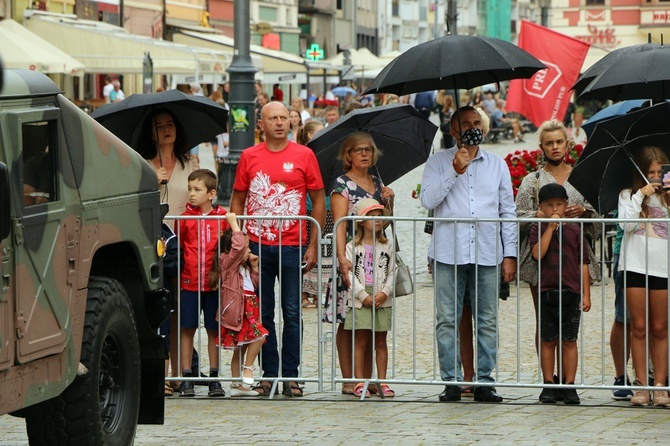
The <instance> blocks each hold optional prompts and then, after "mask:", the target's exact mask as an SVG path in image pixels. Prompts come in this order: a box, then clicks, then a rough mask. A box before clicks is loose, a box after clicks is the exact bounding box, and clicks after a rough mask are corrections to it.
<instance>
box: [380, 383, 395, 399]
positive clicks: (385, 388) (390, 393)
mask: <svg viewBox="0 0 670 446" xmlns="http://www.w3.org/2000/svg"><path fill="white" fill-rule="evenodd" d="M381 387H382V395H384V398H393V397H394V396H395V391H394V390H393V389H392V388H391V387H390V386H389V385H388V384H382V386H381Z"/></svg>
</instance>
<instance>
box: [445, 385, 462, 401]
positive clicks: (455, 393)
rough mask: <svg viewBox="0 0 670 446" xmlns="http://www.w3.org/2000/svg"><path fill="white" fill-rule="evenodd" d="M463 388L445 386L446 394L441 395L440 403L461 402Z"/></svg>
mask: <svg viewBox="0 0 670 446" xmlns="http://www.w3.org/2000/svg"><path fill="white" fill-rule="evenodd" d="M460 400H461V386H444V392H442V393H440V401H460Z"/></svg>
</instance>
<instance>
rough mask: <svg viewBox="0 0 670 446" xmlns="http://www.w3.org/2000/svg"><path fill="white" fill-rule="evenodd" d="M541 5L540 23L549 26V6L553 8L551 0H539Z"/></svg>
mask: <svg viewBox="0 0 670 446" xmlns="http://www.w3.org/2000/svg"><path fill="white" fill-rule="evenodd" d="M538 3H539V5H540V25H542V26H545V27H547V26H549V8H551V0H539V2H538Z"/></svg>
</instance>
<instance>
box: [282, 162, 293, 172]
mask: <svg viewBox="0 0 670 446" xmlns="http://www.w3.org/2000/svg"><path fill="white" fill-rule="evenodd" d="M284 172H286V173H291V172H293V163H292V162H290V161H287V162H285V163H284Z"/></svg>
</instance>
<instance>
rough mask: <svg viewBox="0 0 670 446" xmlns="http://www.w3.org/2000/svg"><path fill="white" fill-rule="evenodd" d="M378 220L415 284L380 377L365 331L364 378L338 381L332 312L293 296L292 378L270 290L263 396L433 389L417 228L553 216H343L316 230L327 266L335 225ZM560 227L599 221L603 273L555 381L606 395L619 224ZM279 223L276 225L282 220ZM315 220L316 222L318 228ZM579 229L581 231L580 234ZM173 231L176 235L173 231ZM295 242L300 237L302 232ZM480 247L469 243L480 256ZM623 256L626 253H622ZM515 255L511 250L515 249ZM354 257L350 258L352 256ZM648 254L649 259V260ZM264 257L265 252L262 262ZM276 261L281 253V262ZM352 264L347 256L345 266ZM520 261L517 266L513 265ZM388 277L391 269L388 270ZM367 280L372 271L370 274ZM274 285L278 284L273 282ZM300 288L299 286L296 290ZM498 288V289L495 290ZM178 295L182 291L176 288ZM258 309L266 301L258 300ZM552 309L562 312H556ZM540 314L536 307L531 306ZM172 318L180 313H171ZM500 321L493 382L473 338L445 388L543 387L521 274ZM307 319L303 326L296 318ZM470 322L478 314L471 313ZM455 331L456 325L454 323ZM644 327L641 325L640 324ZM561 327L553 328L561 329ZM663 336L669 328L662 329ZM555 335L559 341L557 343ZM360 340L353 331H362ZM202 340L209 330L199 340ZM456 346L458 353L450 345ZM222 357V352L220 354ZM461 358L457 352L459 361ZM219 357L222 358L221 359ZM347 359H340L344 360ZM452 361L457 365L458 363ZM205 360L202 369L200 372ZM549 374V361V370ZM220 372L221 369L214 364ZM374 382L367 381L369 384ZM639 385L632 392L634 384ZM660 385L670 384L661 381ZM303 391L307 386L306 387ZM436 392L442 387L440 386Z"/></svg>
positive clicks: (428, 300)
mask: <svg viewBox="0 0 670 446" xmlns="http://www.w3.org/2000/svg"><path fill="white" fill-rule="evenodd" d="M203 218H204V219H211V218H214V217H203ZM239 218H240V219H242V220H253V221H254V222H255V224H256V225H257V227H258V228H259V230H261V229H262V225H263V222H267V221H270V220H274V221H279V222H282V221H285V220H289V219H293V220H306V221H307V222H308V223H316V221H315V220H314V219H313V218H311V217H290V218H289V217H275V216H267V217H265V216H263V217H254V218H253V219H252V218H250V217H246V216H239ZM184 219H194V217H176V218H174V220H176V221H180V220H184ZM377 219H378V220H383V221H384V222H385V223H387V224H390V226H388V227H387V228H386V233H387V235H388V238H389V239H391V240H393V239H395V240H397V241H396V243H397V244H398V245H399V248H400V251H399V252H400V254H401V255H402V256H403V258H404V261H405V263H406V264H407V265H408V266H409V267H410V270H411V271H412V279H413V283H414V291H413V293H412V294H411V295H408V296H404V297H389V299H393V306H392V308H393V310H392V326H391V330H390V331H389V332H388V339H387V345H388V355H387V357H388V370H387V374H386V377H384V376H383V373H382V377H380V373H379V370H378V367H377V366H376V363H377V360H380V361H381V362H380V364H382V365H383V358H380V357H379V353H378V352H376V349H375V347H377V343H378V342H379V340H377V339H376V337H375V336H372V337H371V344H372V364H373V366H372V368H371V369H368V370H366V372H365V373H367V376H364V377H353V376H347V377H344V376H343V375H342V373H341V370H340V367H339V363H338V348H337V332H338V329H339V325H338V324H337V322H336V320H335V318H333V320H332V321H331V322H328V323H326V322H323V321H322V311H323V309H324V308H323V306H324V301H323V299H324V296H320V298H319V299H318V300H319V302H318V308H317V310H316V312H310V311H309V310H306V311H304V312H303V309H302V307H301V306H300V298H299V297H298V303H297V305H298V307H299V308H300V312H301V313H300V333H301V336H300V345H299V350H300V352H301V353H302V354H301V361H300V367H299V373H298V376H291V377H288V376H283V374H282V372H281V370H282V368H281V367H282V362H281V357H282V353H283V352H284V350H285V349H287V348H291V346H286V345H284V344H283V343H282V342H281V339H283V336H284V334H285V328H286V327H285V325H284V321H283V319H282V314H281V312H280V311H279V310H278V307H279V308H280V307H281V300H282V298H283V296H281V294H279V295H277V296H276V302H278V303H279V305H277V306H276V307H275V314H274V317H275V321H277V339H278V349H279V355H280V362H279V373H278V375H279V376H276V377H266V378H261V374H260V373H259V369H258V368H257V372H256V375H255V376H256V380H257V381H259V380H262V381H268V382H270V383H271V384H272V387H271V392H270V397H273V396H274V395H275V394H276V392H277V387H278V385H279V383H280V382H282V383H286V382H289V381H290V382H294V381H297V382H301V383H313V384H316V390H317V391H318V392H332V391H336V390H338V386H340V385H343V384H349V383H359V382H362V383H364V388H363V391H362V395H361V399H364V398H365V397H366V390H368V388H370V389H372V390H375V388H374V387H376V390H377V392H381V388H380V386H379V385H380V384H382V383H385V384H389V385H393V384H408V385H435V386H444V385H445V381H444V380H443V379H442V376H441V374H440V366H439V363H440V361H439V355H438V348H437V340H436V335H435V333H436V322H435V321H436V319H435V314H436V294H435V291H434V287H433V282H432V278H431V275H430V274H429V272H428V270H429V264H428V259H427V258H426V253H427V246H428V243H429V241H430V236H429V235H427V234H424V233H423V228H424V224H425V222H427V221H429V222H433V223H434V224H438V222H439V224H453V225H456V227H459V226H458V225H469V226H472V227H474V234H475V238H476V237H477V234H478V231H479V230H480V229H479V226H480V225H481V224H483V223H495V224H496V225H498V226H497V227H498V230H500V229H499V228H500V224H501V223H506V222H512V223H514V224H515V225H517V236H519V235H520V232H519V229H518V228H519V225H520V224H530V225H540V224H541V223H547V222H556V221H557V220H550V219H476V220H466V219H437V218H427V217H421V218H405V217H364V218H359V217H347V218H344V219H341V220H339V221H337V222H335V229H334V230H333V238H332V239H327V238H323V236H322V234H321V228H318V234H317V235H318V238H319V240H320V244H321V246H322V247H323V246H325V245H326V244H332V252H333V266H332V268H333V271H335V270H336V268H337V267H338V265H337V254H336V253H337V251H336V246H337V237H336V233H337V228H338V226H339V225H340V224H348V222H351V221H355V220H377ZM558 221H559V222H560V223H574V224H577V225H580V226H581V227H582V230H583V225H584V224H595V225H599V226H600V229H601V230H600V236H599V237H598V238H597V239H595V240H592V241H590V243H591V244H592V248H593V251H594V254H595V257H596V260H597V262H598V264H599V268H600V270H601V280H600V281H599V283H592V284H591V311H590V312H588V313H582V315H581V318H580V321H581V323H580V327H579V336H578V339H577V345H578V368H577V374H576V378H575V381H574V385H567V384H560V385H555V387H557V388H577V389H600V390H603V391H611V390H614V389H622V388H627V389H630V387H627V386H618V385H612V381H613V378H614V367H613V365H612V359H611V358H612V356H611V353H610V349H609V347H608V342H609V333H610V327H611V325H612V322H613V320H614V317H613V311H614V284H613V282H612V281H611V280H610V279H609V278H608V277H607V276H606V275H605V274H604V271H605V270H606V266H607V262H611V261H612V255H611V251H610V246H611V245H610V244H609V243H608V238H607V237H611V236H612V234H611V231H607V230H606V229H608V228H611V227H612V225H613V224H617V223H618V222H619V221H621V220H615V219H560V220H558ZM661 221H662V222H665V223H668V221H666V220H658V219H656V220H654V223H658V222H661ZM626 222H629V223H630V222H638V223H651V222H650V221H649V220H644V219H638V220H626ZM280 226H281V225H280ZM317 226H318V225H317ZM582 232H583V231H582ZM177 236H178V237H179V236H180V234H179V233H178V232H177ZM300 238H301V240H305V241H306V240H307V237H306V235H305V237H304V238H303V237H302V235H301V237H300ZM477 249H478V246H475V252H477ZM317 251H318V260H319V261H318V263H317V268H318V276H317V277H318V289H319V290H321V289H322V281H324V280H328V279H329V277H323V275H322V268H321V264H322V258H321V249H318V250H317ZM622 255H625V253H623V252H622ZM668 257H669V258H670V246H669V248H668ZM517 258H518V252H517ZM559 259H560V262H561V265H562V261H563V260H562V259H563V253H562V252H561V253H560V257H559ZM354 260H355V259H354ZM652 260H653V259H652ZM260 261H261V263H262V262H263V258H262V257H261V259H260ZM279 262H280V264H281V262H282V259H281V257H280V258H279ZM352 263H354V262H352ZM540 265H541V263H539V264H538V272H539V270H540V268H541V266H540ZM432 266H433V274H437V270H436V269H435V266H436V265H435V263H433V265H432ZM517 267H518V265H517ZM562 268H563V266H561V267H560V268H559V274H561V272H562ZM393 274H395V272H393ZM373 278H374V277H373ZM280 289H281V288H280ZM299 289H300V291H302V285H300V287H299ZM498 290H499V289H498ZM477 293H478V290H477V287H475V290H474V291H473V295H474V297H475V301H474V302H477V299H476V298H477V297H478V295H477ZM259 294H260V295H262V294H263V289H260V290H259ZM177 296H179V293H177ZM261 305H263V303H262V302H261ZM472 310H473V312H474V313H475V314H476V313H477V304H476V303H475V304H474V305H473V308H472ZM561 311H562V310H559V317H560V315H561V314H562V313H561ZM538 313H539V311H538ZM176 314H177V315H179V310H178V309H177V310H176ZM372 314H373V316H372V323H373V326H374V325H375V324H376V319H375V317H376V316H374V314H376V313H375V312H373V313H372ZM497 315H498V317H497V321H496V325H495V337H496V343H497V352H496V357H495V367H494V368H493V372H492V374H491V378H492V380H491V381H480V380H478V379H477V375H476V371H477V367H478V359H477V358H478V356H479V355H478V353H479V349H480V348H481V345H478V337H477V333H476V328H477V327H476V325H475V335H474V338H473V340H474V347H473V353H474V359H473V363H472V366H473V368H474V371H475V376H474V377H473V378H472V379H470V380H465V379H456V380H454V381H453V382H452V383H450V384H454V385H459V386H496V387H497V388H513V387H524V388H536V389H537V390H538V394H539V391H540V389H541V388H544V387H548V386H547V385H546V384H544V382H543V378H542V373H541V361H540V358H539V357H538V354H537V350H536V342H537V341H539V339H538V336H539V334H538V333H536V324H537V325H539V324H540V320H539V319H540V318H539V316H536V314H535V311H534V308H533V301H532V299H531V294H530V290H529V286H528V285H527V284H525V283H522V282H519V279H518V277H517V279H516V280H515V281H513V282H512V283H511V286H510V295H509V297H508V298H507V300H506V301H504V300H498V303H497ZM648 318H649V314H648V313H647V322H648V321H649V319H648ZM303 320H306V321H307V322H303ZM353 324H354V330H353V332H352V336H351V340H350V341H348V340H347V342H350V348H351V352H350V353H349V354H350V355H351V357H350V359H351V361H350V362H351V363H352V365H353V366H354V367H355V365H356V362H357V360H358V361H360V358H361V356H360V354H359V356H358V359H357V357H356V355H355V351H356V339H357V331H359V330H356V324H357V322H356V320H355V319H354V320H353ZM475 324H476V319H475ZM453 325H454V326H455V327H457V326H458V324H457V323H455V324H453ZM647 325H648V324H647ZM559 330H560V329H559ZM665 331H666V333H667V326H666V327H665ZM629 332H630V326H629V325H628V324H625V325H624V333H625V335H626V336H625V337H624V346H623V348H624V351H625V350H626V349H627V348H628V341H627V340H626V339H627V335H628V333H629ZM560 334H561V333H560V332H559V339H560ZM196 336H197V339H196V343H195V345H196V348H197V350H198V352H200V354H201V355H203V354H204V352H205V348H204V347H205V345H204V342H203V341H204V339H203V331H202V330H198V332H197V334H196ZM358 336H360V333H359V335H358ZM204 337H205V338H206V336H204ZM458 337H459V335H458V333H454V336H453V338H454V339H458ZM558 345H559V347H558V353H557V355H558V358H559V364H560V363H561V359H562V358H563V353H564V352H563V346H562V343H561V342H559V343H558ZM645 346H646V351H647V357H649V352H650V351H651V347H652V343H651V340H650V339H649V335H647V338H646V341H645ZM454 351H458V348H455V349H454ZM220 357H221V356H220ZM457 359H458V358H454V360H456V361H457ZM224 362H225V361H224V360H223V359H222V360H220V361H219V363H220V364H223V363H224ZM345 362H346V361H345ZM457 362H458V361H457ZM629 364H630V365H629V366H628V367H627V370H628V372H627V373H628V374H629V375H631V377H632V375H633V372H632V364H631V362H630V361H629ZM202 366H203V364H201V365H200V368H201V369H202ZM262 367H263V355H262V354H261V356H260V370H262ZM554 369H555V370H556V367H555V368H554ZM178 370H182V364H181V363H180V364H179V368H178ZM219 370H223V368H222V367H219ZM558 374H559V376H561V375H562V369H561V366H559V368H558ZM166 379H167V380H171V381H182V380H184V378H183V377H182V376H181V373H179V376H174V377H169V378H166ZM193 380H194V381H197V382H209V381H210V379H209V378H207V377H196V378H193ZM217 380H219V381H234V380H235V379H233V378H231V377H229V375H228V374H227V373H222V374H220V376H219V377H218V378H217ZM371 385H374V387H370V386H371ZM636 389H638V388H637V387H636ZM639 389H647V390H658V389H659V388H658V387H657V388H653V386H652V385H651V384H650V385H649V386H646V387H639ZM662 389H664V390H668V387H667V383H666V386H665V387H662ZM308 391H313V389H312V388H310V389H308ZM438 393H439V391H438ZM382 396H383V395H382Z"/></svg>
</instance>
